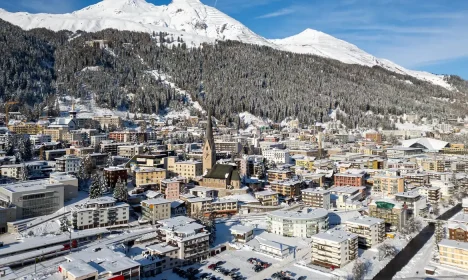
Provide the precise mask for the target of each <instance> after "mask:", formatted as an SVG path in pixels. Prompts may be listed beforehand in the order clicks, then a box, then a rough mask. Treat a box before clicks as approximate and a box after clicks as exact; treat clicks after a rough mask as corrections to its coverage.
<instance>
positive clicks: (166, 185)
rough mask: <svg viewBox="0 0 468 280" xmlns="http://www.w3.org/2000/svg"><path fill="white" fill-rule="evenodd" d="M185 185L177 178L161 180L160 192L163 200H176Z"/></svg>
mask: <svg viewBox="0 0 468 280" xmlns="http://www.w3.org/2000/svg"><path fill="white" fill-rule="evenodd" d="M184 185H185V184H184V183H183V182H182V181H181V180H178V179H177V178H173V179H164V180H161V187H160V189H159V190H160V192H161V193H162V194H163V195H164V198H165V199H167V200H171V201H174V200H178V199H179V196H180V193H181V189H182V187H183V186H184Z"/></svg>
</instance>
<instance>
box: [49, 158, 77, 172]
mask: <svg viewBox="0 0 468 280" xmlns="http://www.w3.org/2000/svg"><path fill="white" fill-rule="evenodd" d="M80 165H81V158H79V157H77V156H74V155H65V156H62V157H59V158H56V159H55V170H57V171H58V172H70V173H77V172H78V170H79V169H80Z"/></svg>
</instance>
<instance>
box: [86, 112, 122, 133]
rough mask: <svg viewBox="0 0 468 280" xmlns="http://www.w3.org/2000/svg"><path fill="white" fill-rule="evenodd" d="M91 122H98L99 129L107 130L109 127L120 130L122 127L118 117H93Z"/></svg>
mask: <svg viewBox="0 0 468 280" xmlns="http://www.w3.org/2000/svg"><path fill="white" fill-rule="evenodd" d="M93 120H95V121H97V122H99V125H100V126H101V129H104V130H105V129H107V128H110V127H115V128H120V127H121V126H122V119H121V118H120V117H118V116H111V115H105V116H95V117H93Z"/></svg>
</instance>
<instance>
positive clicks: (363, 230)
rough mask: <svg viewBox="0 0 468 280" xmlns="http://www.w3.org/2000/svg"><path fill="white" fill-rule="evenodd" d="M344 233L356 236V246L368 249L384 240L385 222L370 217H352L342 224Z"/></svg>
mask: <svg viewBox="0 0 468 280" xmlns="http://www.w3.org/2000/svg"><path fill="white" fill-rule="evenodd" d="M344 224H345V227H346V231H347V232H351V233H354V234H357V236H358V244H359V246H360V247H362V248H370V247H373V246H375V245H376V244H379V243H381V242H383V241H384V240H385V221H384V220H382V219H378V218H372V217H363V216H359V217H353V218H351V219H349V220H347V221H345V222H344Z"/></svg>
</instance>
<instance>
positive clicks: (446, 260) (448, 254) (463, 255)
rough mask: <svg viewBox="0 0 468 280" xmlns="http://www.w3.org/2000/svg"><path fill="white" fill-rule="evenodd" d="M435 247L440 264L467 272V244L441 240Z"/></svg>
mask: <svg viewBox="0 0 468 280" xmlns="http://www.w3.org/2000/svg"><path fill="white" fill-rule="evenodd" d="M437 245H438V247H439V262H440V264H442V265H448V266H453V267H457V268H461V269H464V270H468V243H466V242H460V241H457V240H450V239H442V240H441V241H440V242H439V244H437Z"/></svg>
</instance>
